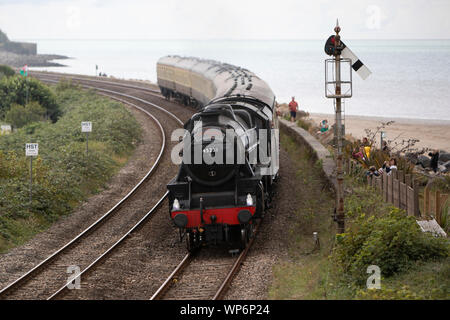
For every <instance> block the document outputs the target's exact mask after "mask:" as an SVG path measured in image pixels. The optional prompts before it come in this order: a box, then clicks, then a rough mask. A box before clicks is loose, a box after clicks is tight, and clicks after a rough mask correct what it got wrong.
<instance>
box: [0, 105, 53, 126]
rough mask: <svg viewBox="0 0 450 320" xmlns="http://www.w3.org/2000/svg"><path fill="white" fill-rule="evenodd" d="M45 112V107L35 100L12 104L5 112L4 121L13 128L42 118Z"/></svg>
mask: <svg viewBox="0 0 450 320" xmlns="http://www.w3.org/2000/svg"><path fill="white" fill-rule="evenodd" d="M45 113H46V112H45V109H44V108H43V107H41V105H40V104H39V103H38V102H36V101H32V102H29V103H28V104H27V105H25V106H21V105H20V104H13V105H12V106H11V108H10V109H9V110H8V111H7V112H6V114H5V121H6V122H7V123H10V124H12V125H13V126H14V127H15V128H22V127H23V126H24V125H26V124H29V123H32V122H36V121H42V120H44V119H45Z"/></svg>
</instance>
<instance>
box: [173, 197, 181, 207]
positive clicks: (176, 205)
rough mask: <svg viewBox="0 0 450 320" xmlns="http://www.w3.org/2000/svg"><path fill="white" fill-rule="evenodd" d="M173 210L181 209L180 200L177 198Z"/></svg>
mask: <svg viewBox="0 0 450 320" xmlns="http://www.w3.org/2000/svg"><path fill="white" fill-rule="evenodd" d="M172 210H180V202H179V201H178V199H177V198H175V200H173V205H172Z"/></svg>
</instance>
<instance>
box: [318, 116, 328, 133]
mask: <svg viewBox="0 0 450 320" xmlns="http://www.w3.org/2000/svg"><path fill="white" fill-rule="evenodd" d="M327 131H328V120H326V119H324V120H322V122H320V131H319V132H320V133H324V132H327Z"/></svg>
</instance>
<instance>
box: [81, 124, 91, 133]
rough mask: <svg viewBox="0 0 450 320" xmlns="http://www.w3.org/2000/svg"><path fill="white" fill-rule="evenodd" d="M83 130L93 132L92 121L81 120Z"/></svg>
mask: <svg viewBox="0 0 450 320" xmlns="http://www.w3.org/2000/svg"><path fill="white" fill-rule="evenodd" d="M81 132H92V122H90V121H83V122H81Z"/></svg>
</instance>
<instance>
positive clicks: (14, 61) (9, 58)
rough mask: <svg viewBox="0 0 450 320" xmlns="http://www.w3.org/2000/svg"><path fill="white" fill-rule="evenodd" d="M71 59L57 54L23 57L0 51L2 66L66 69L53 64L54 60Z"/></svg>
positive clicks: (56, 63) (61, 65)
mask: <svg viewBox="0 0 450 320" xmlns="http://www.w3.org/2000/svg"><path fill="white" fill-rule="evenodd" d="M60 59H61V60H62V59H70V58H69V57H66V56H63V55H57V54H36V55H22V54H16V53H12V52H7V51H0V64H6V65H8V66H11V67H16V68H19V67H23V66H24V65H28V66H29V67H65V65H63V64H61V63H58V62H53V61H52V60H60Z"/></svg>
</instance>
